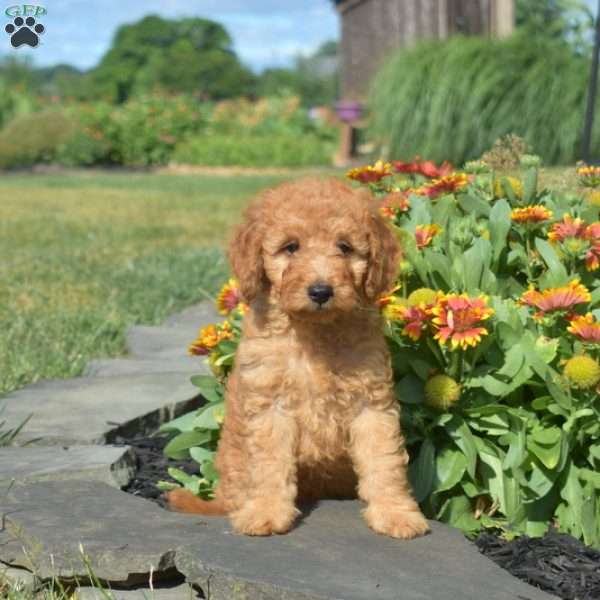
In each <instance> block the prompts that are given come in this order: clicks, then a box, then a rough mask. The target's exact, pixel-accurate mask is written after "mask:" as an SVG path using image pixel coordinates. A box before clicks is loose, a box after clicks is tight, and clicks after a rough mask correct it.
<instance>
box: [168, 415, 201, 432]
mask: <svg viewBox="0 0 600 600" xmlns="http://www.w3.org/2000/svg"><path fill="white" fill-rule="evenodd" d="M197 414H198V411H197V410H192V411H190V412H189V413H185V414H184V415H181V416H180V417H177V418H176V419H173V420H172V421H169V422H168V423H163V424H162V425H161V426H160V428H159V431H192V430H193V429H194V419H195V418H196V415H197Z"/></svg>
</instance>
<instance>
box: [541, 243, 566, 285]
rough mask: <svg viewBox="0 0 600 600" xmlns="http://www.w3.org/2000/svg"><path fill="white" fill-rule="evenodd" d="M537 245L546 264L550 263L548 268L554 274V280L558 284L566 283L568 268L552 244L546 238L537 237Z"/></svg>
mask: <svg viewBox="0 0 600 600" xmlns="http://www.w3.org/2000/svg"><path fill="white" fill-rule="evenodd" d="M535 247H536V248H537V250H538V252H539V253H540V255H541V256H542V258H543V259H544V262H545V263H546V265H548V269H549V270H550V272H551V275H552V281H553V282H557V283H556V285H561V284H562V283H566V281H567V279H568V275H567V270H566V269H565V266H564V265H563V264H562V262H561V261H560V258H559V257H558V254H556V251H555V250H554V248H553V247H552V245H551V244H550V243H549V242H547V241H546V240H543V239H541V238H535Z"/></svg>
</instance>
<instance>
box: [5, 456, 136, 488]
mask: <svg viewBox="0 0 600 600" xmlns="http://www.w3.org/2000/svg"><path fill="white" fill-rule="evenodd" d="M134 473H135V457H134V456H133V454H132V453H131V451H130V450H129V448H128V447H127V446H70V447H63V446H55V447H53V448H43V447H39V446H34V447H24V448H17V447H8V448H2V451H0V482H7V481H19V482H29V481H66V480H69V479H85V480H87V481H101V482H104V483H106V484H108V485H112V486H114V487H117V488H121V487H123V486H126V485H127V484H128V483H129V482H130V481H131V478H132V477H133V475H134Z"/></svg>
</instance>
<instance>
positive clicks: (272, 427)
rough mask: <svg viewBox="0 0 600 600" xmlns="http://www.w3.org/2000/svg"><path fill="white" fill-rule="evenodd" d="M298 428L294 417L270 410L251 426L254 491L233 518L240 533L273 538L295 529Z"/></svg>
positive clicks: (249, 439)
mask: <svg viewBox="0 0 600 600" xmlns="http://www.w3.org/2000/svg"><path fill="white" fill-rule="evenodd" d="M296 439H297V426H296V423H295V422H294V420H293V419H292V418H290V417H289V416H287V415H284V414H282V413H280V412H278V411H277V410H276V408H275V407H272V406H271V407H269V408H268V409H266V410H264V411H263V412H262V413H261V414H259V415H256V416H254V417H253V418H252V421H251V422H250V423H248V437H247V439H246V444H247V451H248V464H247V468H248V470H249V473H248V474H249V482H250V489H249V490H248V491H247V496H246V499H245V501H244V502H243V503H242V505H241V506H240V507H239V508H237V509H236V510H235V511H233V512H232V513H231V514H230V515H229V516H230V519H231V523H232V524H233V527H234V528H235V530H236V531H238V532H240V533H245V534H246V535H271V534H273V533H285V532H286V531H288V530H289V529H291V527H292V525H293V523H294V520H295V518H296V516H297V515H298V514H299V511H298V510H297V509H296V506H295V500H296V495H297V485H296V477H297V475H296V459H295V453H294V449H295V446H296Z"/></svg>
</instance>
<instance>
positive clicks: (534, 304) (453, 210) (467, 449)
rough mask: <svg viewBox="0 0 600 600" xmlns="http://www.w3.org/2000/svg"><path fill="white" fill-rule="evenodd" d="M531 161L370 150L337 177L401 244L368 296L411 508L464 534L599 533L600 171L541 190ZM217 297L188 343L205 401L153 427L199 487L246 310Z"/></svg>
mask: <svg viewBox="0 0 600 600" xmlns="http://www.w3.org/2000/svg"><path fill="white" fill-rule="evenodd" d="M539 162H540V161H539V158H538V157H535V156H530V155H526V156H523V157H522V158H521V170H520V171H519V172H518V173H515V174H514V176H510V177H506V176H500V175H498V174H496V173H495V172H494V171H493V170H491V169H490V168H489V166H488V165H487V164H486V163H484V162H481V161H480V162H475V163H469V164H467V165H466V167H465V168H464V169H463V170H460V171H457V170H455V169H454V168H453V167H452V166H451V165H450V164H449V163H443V164H441V165H438V164H436V163H434V162H431V161H422V160H414V161H411V162H402V161H395V162H391V163H386V162H382V161H378V162H377V163H375V164H374V165H369V166H366V167H361V168H357V169H353V170H351V171H350V172H349V173H348V177H349V178H350V180H352V181H353V182H354V184H355V185H361V186H367V187H369V188H370V189H371V191H372V193H373V194H374V196H375V197H376V199H377V201H378V202H379V204H380V211H381V212H382V214H383V215H385V216H386V217H387V218H388V219H389V222H390V225H391V227H392V228H393V229H394V231H395V232H396V235H397V236H398V238H399V240H400V241H401V244H402V247H403V250H404V256H403V259H402V261H401V263H400V269H399V274H398V279H397V284H396V286H395V287H394V288H393V289H391V290H389V292H388V293H386V294H385V295H384V296H383V297H381V298H380V299H379V306H380V309H381V312H382V317H383V323H384V327H385V331H386V335H387V338H388V342H389V346H390V349H391V353H392V362H393V369H394V375H395V381H396V391H397V396H398V401H399V402H400V403H401V405H402V417H401V418H402V427H403V432H404V435H405V438H406V443H407V447H408V450H409V454H410V457H411V462H410V467H409V472H410V476H411V480H412V485H413V489H414V492H415V495H416V497H417V499H418V501H419V502H420V504H421V507H422V509H423V510H424V511H425V513H426V514H427V516H429V517H430V518H434V519H438V520H440V521H443V522H446V523H449V524H451V525H453V526H455V527H458V528H460V529H462V530H463V531H465V532H467V533H469V534H475V533H476V532H478V531H479V530H481V529H482V528H486V527H494V528H498V529H501V530H502V531H504V532H505V534H506V535H507V536H514V535H519V534H527V535H530V536H540V535H543V534H544V533H545V532H546V531H547V529H548V528H549V527H550V526H556V527H557V528H558V529H559V530H560V531H564V532H568V533H570V534H572V535H574V536H575V537H577V538H580V539H582V540H583V541H584V542H585V543H587V544H590V545H593V546H596V547H600V474H599V473H598V470H599V467H600V397H599V392H600V362H599V359H600V321H599V319H600V310H599V309H598V302H599V300H600V279H599V277H598V273H600V269H599V267H600V221H599V220H598V219H599V215H598V212H599V209H598V206H597V205H596V204H595V203H593V202H591V201H590V198H591V197H592V195H593V194H594V193H595V192H594V190H595V188H596V187H597V186H598V185H599V183H600V178H599V176H600V169H598V168H593V167H581V168H579V169H578V171H577V177H578V182H579V185H578V187H576V188H574V189H573V190H572V191H571V192H558V191H552V190H548V189H540V186H539V185H538V167H539ZM217 305H218V307H219V310H220V311H221V313H222V314H223V315H224V317H225V320H224V321H223V322H222V323H218V324H215V325H211V326H209V327H206V328H204V329H202V330H201V331H200V334H199V336H198V339H197V340H195V341H194V342H193V343H192V344H191V346H190V351H191V352H192V353H193V354H196V355H199V356H204V357H207V359H208V362H209V365H210V367H211V369H212V371H213V374H214V375H213V376H212V377H211V376H203V377H196V378H194V380H193V381H194V382H195V383H196V384H197V385H198V386H199V388H200V390H201V392H202V393H203V395H204V396H205V398H206V399H207V403H206V405H205V406H203V407H202V408H200V409H199V410H198V411H195V412H192V413H189V414H187V415H184V416H182V417H179V418H178V419H176V420H174V421H172V422H171V423H169V424H167V425H166V426H165V427H164V430H166V431H170V432H173V433H174V436H173V438H172V440H171V441H170V443H169V444H168V446H167V447H166V453H167V454H168V455H169V456H172V457H174V458H184V457H188V456H191V457H192V458H194V459H196V460H197V461H198V462H199V463H200V467H201V472H202V476H201V477H197V476H190V475H187V474H185V473H183V472H181V471H176V470H172V471H171V475H172V476H173V478H174V479H175V480H177V481H178V483H179V484H182V485H184V486H185V487H187V488H188V489H190V490H192V491H193V492H195V493H197V494H200V495H202V496H204V497H208V498H210V497H211V493H212V489H213V486H214V483H215V481H216V480H217V479H218V473H216V472H215V469H214V466H213V463H212V461H213V457H214V451H215V448H216V443H217V441H218V436H219V428H220V424H221V422H222V418H223V411H224V404H223V383H224V381H225V380H226V378H227V375H228V373H229V370H230V368H231V365H232V364H233V361H234V360H235V350H236V346H237V343H238V341H239V338H240V326H241V323H242V320H243V318H244V314H245V312H246V310H247V307H246V306H245V305H244V304H243V303H241V299H240V295H239V290H238V289H237V286H236V283H235V281H234V280H230V281H228V282H227V284H226V285H225V286H224V287H223V289H222V291H221V293H220V294H219V296H218V298H217ZM174 485H178V484H177V483H173V482H170V483H167V482H165V483H164V484H163V487H171V486H174Z"/></svg>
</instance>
